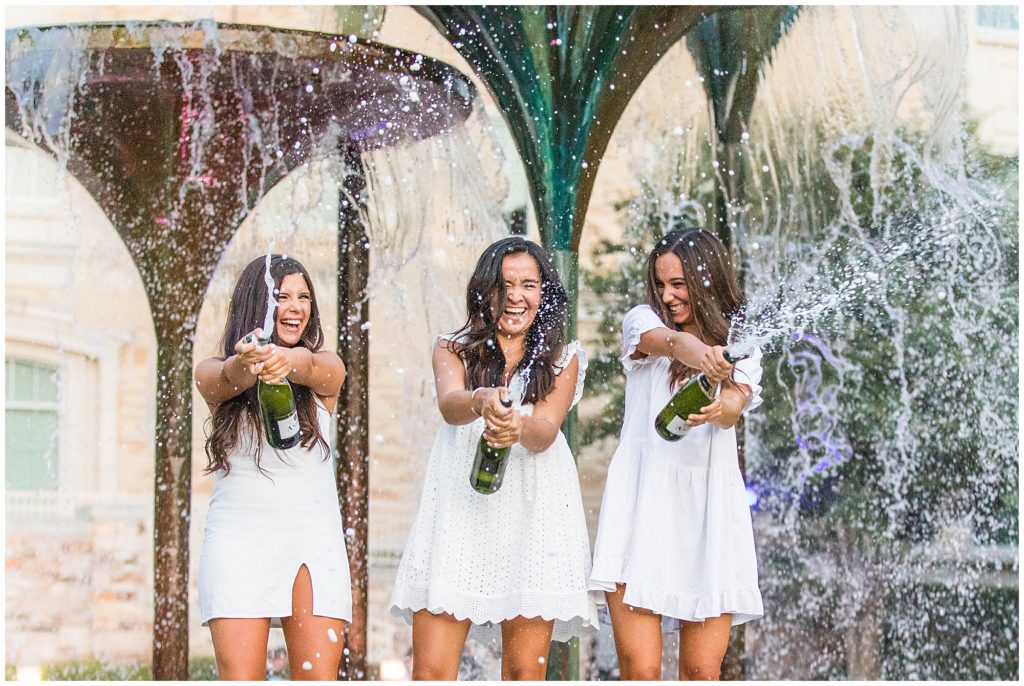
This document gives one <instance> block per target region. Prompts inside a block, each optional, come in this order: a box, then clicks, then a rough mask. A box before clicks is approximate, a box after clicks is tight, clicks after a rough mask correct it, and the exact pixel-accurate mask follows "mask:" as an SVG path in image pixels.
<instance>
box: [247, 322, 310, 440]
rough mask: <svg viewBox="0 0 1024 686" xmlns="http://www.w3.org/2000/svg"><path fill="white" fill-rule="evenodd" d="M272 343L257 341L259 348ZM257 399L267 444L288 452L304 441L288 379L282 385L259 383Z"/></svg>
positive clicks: (266, 339) (262, 339)
mask: <svg viewBox="0 0 1024 686" xmlns="http://www.w3.org/2000/svg"><path fill="white" fill-rule="evenodd" d="M268 343H270V339H269V338H258V339H256V345H257V346H263V345H267V344H268ZM257 384H258V386H257V389H256V397H257V398H258V399H259V402H260V414H262V415H263V429H264V432H265V433H266V434H267V442H268V443H270V445H271V446H273V447H274V448H276V449H278V450H287V449H288V448H292V447H294V446H295V445H297V444H298V442H299V441H300V440H302V431H301V430H300V429H299V412H298V410H297V409H296V408H295V393H294V392H292V385H291V383H289V382H288V379H283V380H282V381H281V383H266V382H264V381H263V379H260V380H259V381H258V382H257Z"/></svg>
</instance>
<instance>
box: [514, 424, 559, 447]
mask: <svg viewBox="0 0 1024 686" xmlns="http://www.w3.org/2000/svg"><path fill="white" fill-rule="evenodd" d="M557 437H558V427H557V426H554V425H552V424H551V422H549V421H548V420H547V419H540V418H537V417H531V416H525V417H523V431H522V433H521V434H520V436H519V443H520V444H521V445H522V446H523V447H524V448H526V449H527V450H529V451H531V452H534V453H542V452H544V451H545V450H547V449H548V448H550V447H551V444H552V443H554V442H555V438H557Z"/></svg>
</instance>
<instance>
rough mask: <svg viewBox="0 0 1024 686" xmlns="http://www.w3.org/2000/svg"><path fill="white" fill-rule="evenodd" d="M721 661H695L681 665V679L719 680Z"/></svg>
mask: <svg viewBox="0 0 1024 686" xmlns="http://www.w3.org/2000/svg"><path fill="white" fill-rule="evenodd" d="M721 672H722V665H721V663H718V664H714V663H711V662H708V663H703V664H701V663H695V664H683V665H680V666H679V680H680V681H718V680H719V679H720V678H721Z"/></svg>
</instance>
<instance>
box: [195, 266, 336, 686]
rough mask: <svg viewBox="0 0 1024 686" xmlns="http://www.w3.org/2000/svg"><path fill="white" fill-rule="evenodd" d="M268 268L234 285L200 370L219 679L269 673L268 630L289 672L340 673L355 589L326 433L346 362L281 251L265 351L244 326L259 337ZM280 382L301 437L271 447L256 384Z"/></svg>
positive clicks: (207, 594)
mask: <svg viewBox="0 0 1024 686" xmlns="http://www.w3.org/2000/svg"><path fill="white" fill-rule="evenodd" d="M264 265H265V260H264V258H262V257H261V258H258V259H256V260H254V261H253V262H251V263H250V264H249V265H248V266H247V267H246V268H245V270H244V271H243V272H242V274H241V276H240V277H239V279H238V283H236V284H235V290H234V293H233V294H232V296H231V305H230V310H229V312H228V318H227V323H226V324H225V327H224V338H223V341H222V345H223V346H224V357H212V358H209V359H206V360H203V361H202V362H200V363H199V365H198V366H197V367H196V372H195V378H196V385H197V386H198V388H199V391H200V393H202V395H203V399H204V400H206V402H207V404H208V405H209V406H210V412H211V414H212V417H211V419H212V424H213V430H212V432H211V434H210V436H209V439H208V440H207V442H206V453H207V456H208V457H209V461H210V462H209V466H208V467H207V472H212V473H213V474H214V475H215V477H216V484H215V485H214V490H213V496H212V497H211V499H210V509H209V512H208V514H207V517H206V531H205V536H204V540H203V551H202V554H201V556H200V560H199V606H200V613H201V621H202V623H203V624H204V625H208V626H209V627H210V633H211V635H212V636H213V649H214V653H215V654H216V658H217V672H218V676H219V678H221V679H245V680H254V679H260V680H262V679H263V678H264V674H265V670H266V660H267V639H268V637H269V631H270V627H271V625H272V624H273V625H278V626H281V627H282V628H283V629H284V636H285V643H286V645H287V647H288V662H289V666H290V669H291V676H292V678H293V679H302V680H312V679H319V680H326V679H335V678H337V673H338V665H339V663H340V661H341V654H342V650H343V649H344V641H343V631H344V628H345V622H348V621H351V619H352V590H351V580H350V577H349V568H348V557H347V555H346V552H345V543H344V529H343V527H342V522H341V514H340V509H339V504H338V492H337V488H336V486H335V479H334V469H333V464H332V460H331V453H330V448H329V446H328V443H327V440H326V437H327V436H328V435H329V432H330V430H331V413H332V412H333V411H334V405H335V402H336V401H337V398H338V391H339V389H340V388H341V384H342V382H343V381H344V379H345V365H344V364H343V363H342V361H341V358H339V357H338V355H337V354H335V353H333V352H328V351H322V350H320V347H321V345H322V344H323V330H322V329H321V326H320V315H319V310H318V308H317V304H316V297H315V295H314V293H313V284H312V282H311V281H310V279H309V274H308V273H307V272H306V270H305V268H304V267H303V266H302V265H301V264H299V262H298V261H296V260H294V259H292V258H290V257H283V256H281V255H274V256H272V259H271V264H270V274H271V276H272V277H273V281H274V296H275V299H276V303H277V306H276V308H275V313H274V330H273V333H272V336H271V340H272V345H267V346H263V347H260V348H257V347H256V344H255V343H254V342H253V341H252V337H251V336H249V334H251V333H253V334H256V336H257V337H259V336H261V335H262V330H260V329H258V328H256V327H258V326H259V325H260V323H261V322H262V321H263V318H264V314H265V311H266V308H267V286H266V283H265V281H264V269H265V266H264ZM282 378H287V379H288V380H289V382H290V383H291V385H292V389H293V391H294V393H295V402H296V407H297V409H298V415H299V427H300V431H301V432H302V440H301V441H300V442H299V443H298V444H297V445H296V446H294V447H292V448H289V449H287V450H275V449H274V448H273V447H272V446H271V445H270V443H268V442H267V440H266V437H265V433H264V430H263V421H262V418H261V416H260V411H259V403H258V401H257V399H256V386H257V379H262V380H263V381H266V382H269V383H273V382H275V381H279V380H280V379H282Z"/></svg>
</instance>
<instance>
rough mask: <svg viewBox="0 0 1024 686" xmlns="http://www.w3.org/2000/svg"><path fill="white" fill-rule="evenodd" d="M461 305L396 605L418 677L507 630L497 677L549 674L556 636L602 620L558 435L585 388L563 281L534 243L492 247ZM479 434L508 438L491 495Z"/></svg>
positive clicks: (572, 469)
mask: <svg viewBox="0 0 1024 686" xmlns="http://www.w3.org/2000/svg"><path fill="white" fill-rule="evenodd" d="M466 301H467V311H468V314H469V317H468V320H467V322H466V324H465V326H463V327H462V329H460V330H459V331H457V332H456V333H454V334H451V335H447V336H441V337H440V338H438V340H437V341H436V343H435V345H434V351H433V368H434V378H435V384H436V390H437V403H438V408H439V409H440V411H441V416H442V418H443V420H444V421H443V423H442V424H441V428H440V430H439V431H438V434H437V438H436V439H435V441H434V445H433V447H432V448H431V451H430V457H429V460H428V463H427V471H426V475H425V478H424V484H423V492H422V495H421V497H420V505H419V510H418V512H417V515H416V519H415V522H414V523H413V527H412V531H411V533H410V535H409V540H408V543H407V544H406V547H405V552H404V553H403V555H402V561H401V563H400V564H399V567H398V575H397V579H396V581H395V588H394V592H393V594H392V596H391V611H392V613H394V614H396V615H398V616H402V617H404V618H406V620H408V621H409V622H410V623H411V624H412V632H413V638H412V640H413V678H414V679H429V680H453V679H455V678H456V677H457V676H458V669H459V657H460V655H461V653H462V648H463V645H464V643H465V641H466V638H467V636H473V637H475V638H479V639H485V638H488V637H492V636H495V635H497V634H498V633H499V632H500V636H501V641H502V667H501V671H502V678H504V679H531V680H536V679H543V678H544V675H545V671H546V665H545V661H546V659H547V655H548V649H549V644H550V642H551V640H552V638H554V639H555V640H560V641H565V640H567V639H569V638H570V637H572V636H580V635H582V633H583V632H584V630H585V629H586V628H588V627H589V628H592V627H595V626H596V624H597V609H596V606H595V604H594V602H593V601H592V600H591V598H590V595H589V593H588V590H587V579H588V576H589V573H590V541H589V538H588V536H587V528H586V519H585V517H584V512H583V502H582V498H581V495H580V487H579V479H578V476H577V472H576V465H575V462H574V460H573V456H572V454H571V452H570V451H569V446H568V444H567V443H566V440H565V437H564V436H563V435H562V433H561V431H560V429H559V427H560V426H561V424H562V420H563V419H564V418H565V415H566V414H567V413H568V411H569V409H570V408H571V407H572V406H573V405H575V404H576V402H578V401H579V398H580V395H581V394H582V392H583V378H584V374H585V371H586V366H587V361H586V356H585V355H584V353H583V350H582V349H581V348H580V346H579V342H578V341H572V342H569V343H568V344H566V342H565V306H566V302H567V298H566V294H565V289H564V288H563V287H562V285H561V283H560V282H559V280H558V274H557V272H556V271H555V269H554V267H553V265H552V264H551V260H550V258H549V257H548V255H547V253H546V252H545V251H544V250H543V248H541V247H540V246H538V245H536V244H535V243H532V242H530V241H527V240H525V239H523V238H520V237H518V236H513V237H510V238H506V239H502V240H500V241H498V242H496V243H494V244H493V245H491V246H490V247H488V248H487V249H486V250H485V251H484V253H483V255H481V256H480V259H479V261H478V262H477V265H476V269H475V271H474V273H473V276H472V278H471V279H470V282H469V286H468V287H467V290H466ZM506 395H507V397H508V398H510V399H511V400H512V401H513V405H512V407H511V408H506V407H504V406H503V405H502V404H501V402H500V398H501V397H503V396H506ZM481 434H483V435H484V436H485V437H486V439H487V441H488V443H490V444H491V446H493V447H496V448H501V447H505V446H511V452H510V454H509V456H508V458H507V460H508V462H507V467H506V470H505V474H504V480H503V483H502V486H501V488H500V489H499V490H498V491H497V492H495V493H492V494H487V495H485V494H481V493H478V492H477V491H476V490H474V489H473V487H472V486H471V485H470V473H471V471H472V467H473V458H474V455H475V452H476V447H477V444H478V441H479V440H480V436H481Z"/></svg>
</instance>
